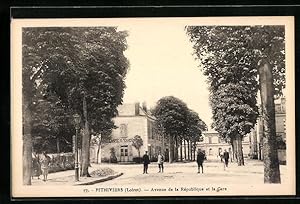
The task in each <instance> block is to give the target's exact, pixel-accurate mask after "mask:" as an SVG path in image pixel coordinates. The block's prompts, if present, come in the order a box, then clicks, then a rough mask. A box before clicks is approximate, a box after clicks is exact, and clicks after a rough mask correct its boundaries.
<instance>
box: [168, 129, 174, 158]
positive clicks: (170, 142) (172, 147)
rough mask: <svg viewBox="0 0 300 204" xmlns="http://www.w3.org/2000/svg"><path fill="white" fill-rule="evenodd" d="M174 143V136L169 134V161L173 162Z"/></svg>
mask: <svg viewBox="0 0 300 204" xmlns="http://www.w3.org/2000/svg"><path fill="white" fill-rule="evenodd" d="M173 156H174V144H173V137H172V136H171V135H169V163H172V162H173V160H174V157H173Z"/></svg>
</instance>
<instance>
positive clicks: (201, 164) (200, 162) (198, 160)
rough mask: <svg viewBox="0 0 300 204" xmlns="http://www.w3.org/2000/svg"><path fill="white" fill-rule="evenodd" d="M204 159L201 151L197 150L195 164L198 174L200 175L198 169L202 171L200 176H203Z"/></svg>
mask: <svg viewBox="0 0 300 204" xmlns="http://www.w3.org/2000/svg"><path fill="white" fill-rule="evenodd" d="M204 159H205V154H204V152H203V151H201V149H199V150H198V153H197V164H198V174H199V173H200V167H201V170H202V174H203V161H204Z"/></svg>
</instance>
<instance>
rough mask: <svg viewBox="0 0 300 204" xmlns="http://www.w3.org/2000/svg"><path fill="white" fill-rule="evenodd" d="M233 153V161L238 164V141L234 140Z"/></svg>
mask: <svg viewBox="0 0 300 204" xmlns="http://www.w3.org/2000/svg"><path fill="white" fill-rule="evenodd" d="M232 152H233V161H236V162H237V163H238V159H237V158H238V157H237V140H236V139H232Z"/></svg>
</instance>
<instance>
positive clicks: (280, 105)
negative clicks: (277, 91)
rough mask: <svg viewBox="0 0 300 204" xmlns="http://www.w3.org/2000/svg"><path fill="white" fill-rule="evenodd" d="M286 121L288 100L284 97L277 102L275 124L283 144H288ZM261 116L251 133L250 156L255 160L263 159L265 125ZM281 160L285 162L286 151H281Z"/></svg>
mask: <svg viewBox="0 0 300 204" xmlns="http://www.w3.org/2000/svg"><path fill="white" fill-rule="evenodd" d="M285 120H286V100H285V98H284V97H282V98H280V99H278V100H275V124H276V135H277V136H278V137H280V138H282V140H283V142H284V143H285V142H286V132H285ZM262 122H263V121H262V117H261V114H260V115H259V117H258V119H257V123H256V125H255V126H254V129H253V130H252V132H251V133H250V149H251V150H250V155H251V157H252V158H254V159H260V160H262V159H263V154H262V144H263V141H262V138H263V123H262ZM279 159H280V160H281V161H284V160H285V151H280V153H279Z"/></svg>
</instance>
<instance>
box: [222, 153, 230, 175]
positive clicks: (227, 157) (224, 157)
mask: <svg viewBox="0 0 300 204" xmlns="http://www.w3.org/2000/svg"><path fill="white" fill-rule="evenodd" d="M223 159H224V170H225V168H227V167H228V161H229V152H227V150H226V149H225V150H224V153H223Z"/></svg>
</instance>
